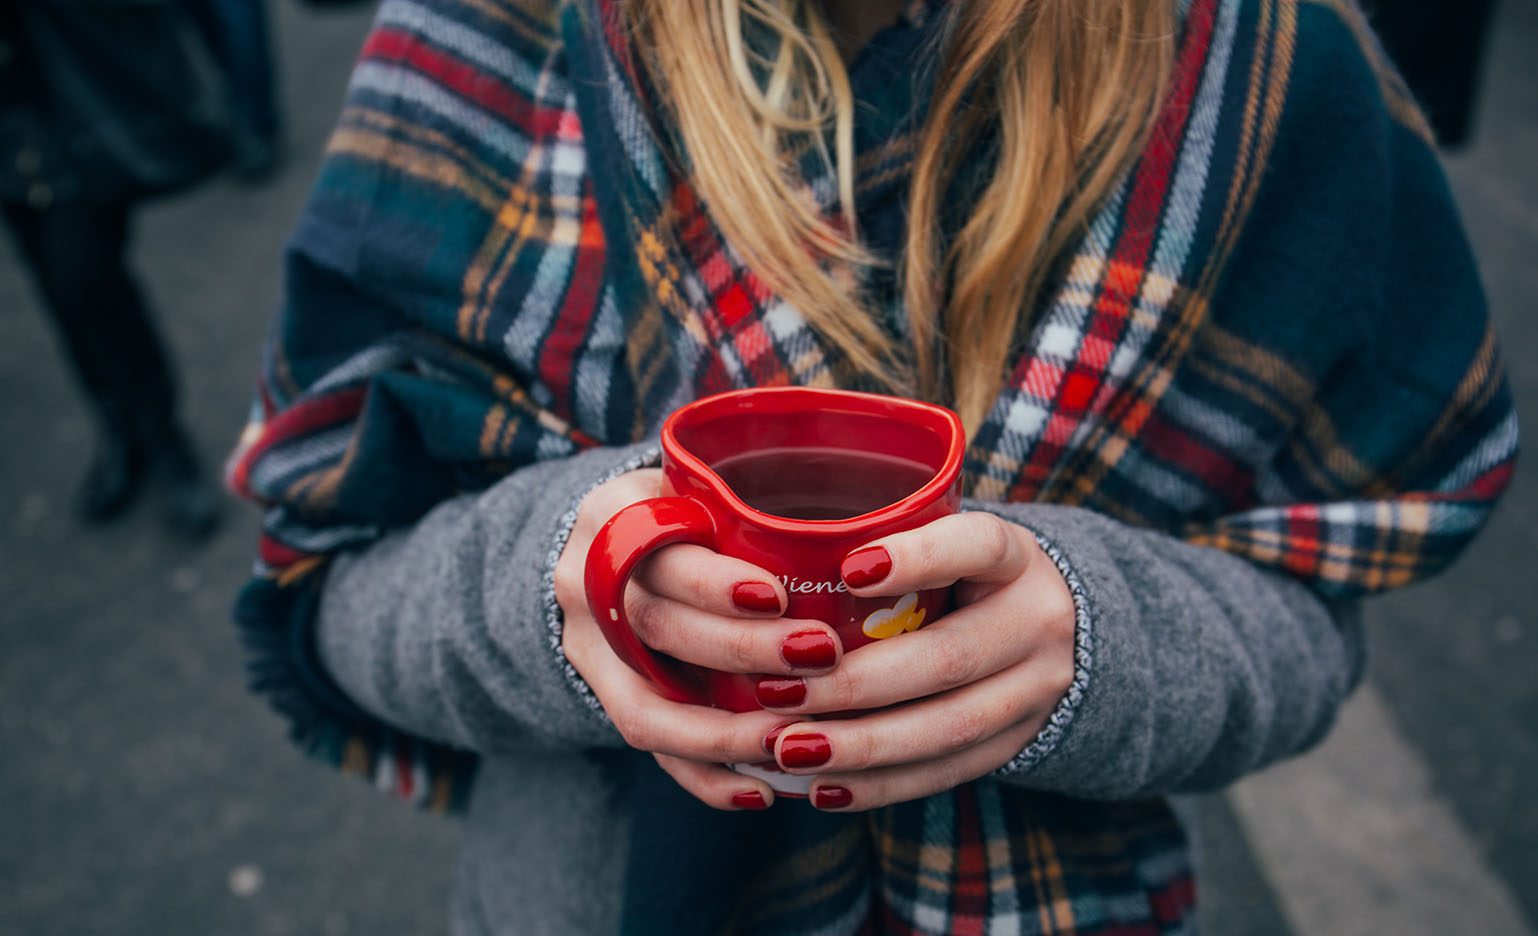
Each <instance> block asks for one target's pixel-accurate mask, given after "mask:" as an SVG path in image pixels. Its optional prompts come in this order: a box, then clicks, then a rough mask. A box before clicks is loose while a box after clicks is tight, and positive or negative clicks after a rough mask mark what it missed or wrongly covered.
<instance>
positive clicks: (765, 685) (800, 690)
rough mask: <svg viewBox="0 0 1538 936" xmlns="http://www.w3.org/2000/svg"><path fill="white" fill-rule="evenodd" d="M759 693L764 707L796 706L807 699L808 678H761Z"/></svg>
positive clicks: (760, 702) (760, 703) (759, 698)
mask: <svg viewBox="0 0 1538 936" xmlns="http://www.w3.org/2000/svg"><path fill="white" fill-rule="evenodd" d="M757 695H758V704H759V705H762V706H763V707H764V708H795V707H796V706H798V705H800V704H801V703H802V702H805V701H806V680H804V679H760V680H759V681H758V690H757Z"/></svg>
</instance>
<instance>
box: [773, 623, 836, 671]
mask: <svg viewBox="0 0 1538 936" xmlns="http://www.w3.org/2000/svg"><path fill="white" fill-rule="evenodd" d="M780 659H782V660H784V661H785V663H786V665H788V666H794V667H796V668H797V669H826V668H827V667H829V666H832V665H833V664H834V662H835V661H836V660H838V647H837V646H835V645H834V643H833V638H832V637H829V636H828V635H827V633H826V632H825V631H820V630H809V631H797V632H796V633H794V634H791V635H790V636H789V637H786V638H785V642H784V643H782V644H780Z"/></svg>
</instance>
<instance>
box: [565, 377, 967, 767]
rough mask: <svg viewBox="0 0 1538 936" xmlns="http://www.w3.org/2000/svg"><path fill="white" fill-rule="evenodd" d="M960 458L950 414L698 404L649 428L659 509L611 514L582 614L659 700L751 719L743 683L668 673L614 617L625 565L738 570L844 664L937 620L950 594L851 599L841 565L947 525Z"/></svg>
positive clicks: (840, 399)
mask: <svg viewBox="0 0 1538 936" xmlns="http://www.w3.org/2000/svg"><path fill="white" fill-rule="evenodd" d="M965 446H966V433H965V431H964V430H963V428H962V425H961V420H960V418H959V417H957V415H956V414H955V413H953V412H951V411H950V410H948V409H945V408H944V407H940V406H934V405H931V404H928V403H921V402H918V401H916V400H907V399H903V398H900V397H890V396H881V395H877V394H870V393H855V392H852V391H846V390H822V389H813V388H808V387H776V388H760V389H750V390H739V391H735V392H731V393H723V394H719V395H716V396H711V397H706V398H704V399H701V400H698V401H696V402H694V403H691V404H689V405H688V406H684V407H682V408H681V409H679V410H677V411H676V412H674V413H673V414H672V415H671V416H670V417H668V419H667V421H666V422H665V423H664V425H663V427H662V477H663V481H662V488H663V496H661V497H656V498H652V499H650V500H644V501H640V502H638V503H634V504H631V505H629V506H627V507H625V508H624V509H622V510H620V511H619V512H618V513H616V514H615V515H614V517H613V518H611V519H610V520H609V522H608V523H607V524H605V525H604V527H603V529H601V530H600V531H599V533H598V535H597V537H596V538H595V539H594V540H593V544H592V546H591V547H590V549H589V551H588V555H587V569H586V587H587V599H588V605H589V607H590V608H591V609H592V612H593V615H594V617H595V618H596V619H597V621H598V624H599V627H600V628H601V629H602V630H603V634H604V636H605V637H606V638H607V639H608V641H609V645H610V646H612V647H613V648H614V652H615V653H616V654H618V655H619V657H620V659H622V660H624V661H625V662H626V663H628V664H629V665H630V666H631V667H632V668H633V669H635V670H636V672H638V673H640V674H641V675H642V676H644V677H645V678H646V679H647V680H648V681H650V682H651V684H652V685H653V686H655V687H656V689H657V691H658V692H660V693H661V694H662V695H664V696H666V697H667V698H669V699H672V700H674V701H677V702H690V703H695V704H699V705H713V706H716V707H718V708H723V709H727V710H730V711H735V712H747V711H753V710H755V709H757V708H759V707H760V706H759V704H758V700H757V697H756V695H755V691H754V690H755V686H756V684H757V679H756V677H753V676H745V675H741V674H736V673H722V672H717V671H715V670H708V669H704V668H702V667H698V666H693V665H690V664H687V663H683V662H680V661H678V660H675V659H673V658H672V657H668V656H665V655H663V654H659V653H657V652H656V651H653V650H652V649H650V648H649V647H647V646H646V645H644V644H643V643H642V642H641V641H640V639H639V638H638V637H637V636H636V634H635V632H634V631H633V630H632V629H631V627H630V623H629V621H628V620H627V619H626V616H625V605H624V595H625V586H626V583H627V582H628V581H629V579H630V575H631V573H632V572H633V571H634V570H635V567H636V564H637V563H639V562H640V561H641V560H642V559H643V558H645V557H646V555H647V554H649V553H651V552H652V551H654V550H656V549H659V548H661V547H663V546H666V545H669V544H672V543H695V544H698V545H700V546H705V547H707V548H710V549H713V550H715V551H716V552H719V553H721V554H723V555H727V556H734V557H736V558H738V559H743V560H745V561H747V562H751V563H753V564H754V565H757V566H759V567H761V568H763V569H764V570H765V571H767V572H768V573H769V574H770V575H773V576H776V577H777V578H779V580H780V582H781V583H782V584H783V585H784V586H785V592H786V594H787V596H788V598H789V606H788V607H787V608H786V610H785V614H786V616H788V617H792V618H801V619H815V620H819V621H823V622H825V623H827V624H828V625H829V626H830V627H832V628H833V630H834V631H835V632H836V633H837V634H838V636H839V639H840V640H841V641H842V642H843V645H844V649H845V651H846V652H847V651H850V650H854V649H856V648H858V647H860V646H863V645H865V644H868V643H870V642H872V641H873V640H878V639H882V638H885V637H890V636H894V635H896V634H899V633H903V632H904V631H909V630H914V629H916V628H917V627H919V626H920V625H921V624H923V623H926V622H929V621H933V620H934V619H935V618H937V617H939V616H940V615H941V614H943V613H945V611H946V610H948V607H949V600H950V589H949V588H936V589H929V590H925V591H918V592H914V593H911V594H908V595H903V596H900V597H896V598H892V597H884V598H859V597H856V596H854V595H852V594H850V593H849V589H848V586H847V585H846V584H845V583H844V581H843V579H842V577H841V574H840V566H841V564H842V563H843V560H844V557H845V556H847V555H848V554H849V553H850V552H852V551H853V550H855V549H858V548H859V547H861V546H863V545H865V544H867V543H869V542H871V541H872V540H875V539H877V538H879V537H882V536H886V535H888V534H891V533H898V532H902V531H904V530H911V529H914V528H915V527H919V526H923V525H924V524H926V523H929V522H931V521H933V520H937V519H939V518H940V517H943V516H947V515H949V514H953V513H956V512H957V511H958V510H959V509H960V505H961V489H960V476H961V463H962V456H963V454H964V451H965ZM754 624H755V622H753V621H744V622H743V626H744V627H752V626H754ZM732 766H733V769H736V770H738V771H740V772H743V773H749V774H752V775H754V776H759V777H762V778H763V779H765V780H766V781H768V782H769V784H770V785H771V786H772V787H774V788H775V789H776V790H778V791H780V792H782V793H791V794H797V793H799V794H802V795H804V794H805V792H806V789H807V785H808V782H809V780H810V778H808V777H796V776H791V775H789V774H784V773H780V772H779V771H777V770H776V769H775V768H774V767H773V765H772V763H770V764H756V765H755V764H735V765H732Z"/></svg>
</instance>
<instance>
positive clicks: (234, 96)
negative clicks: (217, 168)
mask: <svg viewBox="0 0 1538 936" xmlns="http://www.w3.org/2000/svg"><path fill="white" fill-rule="evenodd" d="M185 2H186V4H187V8H188V10H189V11H190V12H191V14H192V16H193V18H194V20H196V22H197V24H198V28H199V30H200V31H201V32H202V34H203V38H204V41H205V42H206V43H207V44H208V48H209V51H210V52H211V53H212V54H213V56H214V59H215V61H216V62H218V64H219V68H220V71H222V72H223V74H224V78H225V84H226V87H227V90H228V94H229V104H230V123H231V127H230V130H231V144H232V146H233V147H234V169H235V171H236V173H238V174H239V175H240V177H241V178H242V179H244V180H246V181H247V182H260V181H262V180H263V179H266V178H268V177H269V176H271V175H272V173H273V172H275V171H276V170H277V168H278V166H279V164H280V162H281V155H282V153H281V137H280V133H281V118H280V114H279V112H278V92H277V75H276V69H275V68H274V65H273V52H272V40H271V38H270V30H269V29H268V17H267V0H185Z"/></svg>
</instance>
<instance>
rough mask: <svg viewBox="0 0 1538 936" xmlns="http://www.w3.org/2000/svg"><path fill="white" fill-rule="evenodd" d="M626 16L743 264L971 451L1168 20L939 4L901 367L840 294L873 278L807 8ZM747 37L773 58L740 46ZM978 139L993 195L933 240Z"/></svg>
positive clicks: (1138, 131) (976, 1)
mask: <svg viewBox="0 0 1538 936" xmlns="http://www.w3.org/2000/svg"><path fill="white" fill-rule="evenodd" d="M622 6H623V7H624V9H625V16H626V18H627V20H628V24H627V25H628V26H629V28H630V29H631V30H632V35H633V36H634V37H635V39H636V44H637V48H638V50H639V52H640V59H641V61H642V63H643V64H644V65H645V67H646V68H647V69H648V71H649V73H650V74H652V75H653V76H654V77H655V79H656V81H657V83H658V85H659V87H660V89H661V93H662V96H663V98H664V103H665V106H666V107H667V109H668V113H669V116H670V117H671V119H672V121H673V122H674V123H675V125H676V127H677V131H678V134H679V137H680V138H681V140H682V141H683V145H684V148H685V150H686V153H687V157H688V161H689V165H690V180H691V182H692V183H693V185H694V187H695V189H696V190H697V191H698V193H699V195H700V197H701V199H702V200H703V202H704V204H705V206H706V208H707V209H708V210H709V212H710V214H711V217H712V219H713V220H714V221H715V223H716V225H717V226H718V227H719V228H720V229H721V232H722V234H723V235H724V237H725V238H726V240H727V242H728V243H730V244H731V245H732V247H733V248H734V249H735V250H736V251H737V253H738V254H739V255H740V256H741V257H742V259H743V262H745V263H746V264H747V265H748V267H749V268H750V269H751V270H752V271H753V272H754V273H755V274H756V275H757V276H758V277H759V278H760V279H762V280H763V281H764V282H765V283H766V284H767V285H768V286H769V287H770V288H771V289H773V290H774V291H775V292H776V293H777V294H779V295H780V296H781V297H783V298H784V299H785V300H786V301H787V302H789V303H791V304H792V305H793V306H795V307H796V308H797V309H798V310H799V311H800V312H801V314H802V315H803V316H804V317H805V318H806V320H807V323H808V324H809V325H810V326H811V327H812V328H813V329H814V330H816V331H817V332H818V334H819V335H821V336H822V338H823V339H824V340H825V341H827V342H828V343H829V344H831V345H832V346H833V347H835V348H836V349H838V350H839V351H840V352H841V353H842V355H843V356H844V358H846V359H847V361H848V363H849V365H851V366H852V367H853V368H854V369H855V370H857V371H858V372H860V373H862V374H864V375H867V376H869V377H871V378H874V379H875V380H876V381H878V382H879V383H880V384H882V385H884V386H886V387H887V388H888V389H890V390H893V391H896V392H906V393H910V394H913V395H916V396H920V397H924V398H927V399H943V401H944V402H948V403H950V404H951V405H952V406H954V407H955V408H956V409H957V411H958V412H960V414H961V416H962V419H963V421H964V422H965V423H966V425H967V428H968V430H969V432H975V431H976V429H977V427H978V425H979V424H980V423H981V422H982V420H983V418H984V416H986V414H987V410H988V407H989V406H990V404H991V403H992V401H993V399H994V397H995V396H996V395H997V394H998V391H999V389H1000V387H1001V385H1002V384H1003V381H1004V379H1005V377H1006V372H1005V371H1006V368H1007V366H1008V364H1009V361H1008V356H1009V354H1010V349H1011V347H1012V345H1013V339H1014V338H1015V336H1016V334H1017V329H1018V328H1019V324H1020V320H1021V317H1022V316H1024V315H1028V314H1029V313H1030V311H1031V310H1032V309H1033V308H1034V307H1035V305H1036V304H1037V302H1038V301H1039V299H1040V294H1041V292H1042V290H1043V288H1044V286H1045V285H1046V282H1047V279H1048V277H1049V275H1050V274H1051V272H1052V270H1053V268H1054V265H1055V264H1056V263H1057V262H1058V261H1059V260H1061V259H1062V258H1063V255H1064V254H1065V252H1066V251H1067V250H1068V249H1069V248H1070V247H1072V246H1073V245H1074V243H1075V242H1076V241H1077V240H1078V238H1079V237H1080V236H1081V235H1082V233H1083V231H1084V228H1085V227H1086V225H1087V224H1088V223H1089V221H1090V219H1091V216H1092V213H1093V212H1094V210H1095V209H1096V208H1097V207H1098V206H1099V205H1100V204H1101V203H1102V202H1103V201H1104V200H1105V199H1106V197H1107V196H1109V195H1110V193H1111V190H1112V188H1113V186H1115V185H1116V183H1117V180H1118V179H1119V177H1120V176H1121V175H1122V173H1123V172H1124V171H1125V169H1126V168H1127V166H1128V165H1130V164H1131V162H1132V161H1133V160H1134V159H1135V157H1136V156H1137V154H1138V153H1139V152H1140V151H1141V150H1142V148H1143V146H1144V145H1145V143H1146V140H1147V137H1148V134H1149V132H1150V130H1151V127H1152V126H1153V124H1154V121H1155V118H1156V117H1157V113H1158V105H1159V102H1160V100H1161V99H1162V96H1163V92H1164V88H1165V85H1166V82H1167V79H1168V75H1169V71H1170V68H1171V62H1172V59H1173V54H1174V32H1175V22H1174V20H1175V12H1174V8H1173V7H1174V0H952V2H951V3H950V4H949V6H950V7H952V8H953V9H948V10H945V11H943V12H942V13H941V14H940V15H946V16H950V17H952V19H951V20H950V21H949V22H948V23H947V24H946V31H945V35H944V37H943V41H942V44H941V46H940V48H939V57H938V60H937V62H936V66H937V67H936V71H935V82H934V92H933V96H932V99H931V103H930V106H929V113H928V116H927V118H926V121H925V124H924V126H923V128H922V130H921V132H920V133H919V135H918V140H917V144H916V146H917V150H916V153H915V156H914V162H913V172H912V181H911V183H910V185H911V188H910V191H909V213H908V230H907V239H906V243H905V246H904V250H903V256H902V265H901V275H902V287H903V299H904V303H905V305H906V307H907V316H908V327H909V335H910V339H911V348H908V347H904V348H899V347H897V346H896V343H895V342H894V340H893V339H892V338H891V337H890V336H889V335H888V334H887V333H886V332H885V331H884V330H883V329H882V328H881V326H880V325H879V321H880V317H879V316H877V315H873V314H872V312H871V310H869V309H867V308H865V307H864V305H863V301H864V300H863V297H862V296H860V295H859V294H858V291H857V290H856V289H855V288H854V284H855V283H856V282H857V277H856V274H857V273H858V271H859V269H860V268H861V267H868V266H871V265H874V264H875V263H876V262H877V261H876V260H875V259H874V258H873V257H872V256H871V255H870V253H869V252H868V251H867V250H866V249H865V248H864V247H863V246H862V245H861V243H860V239H859V231H858V228H857V226H856V223H855V217H854V174H855V172H854V153H853V149H854V145H853V138H854V101H853V96H852V94H851V91H850V86H849V77H848V74H847V72H846V71H845V69H844V65H843V62H842V60H841V58H840V56H839V52H838V49H837V46H836V45H835V42H834V40H833V36H832V33H831V31H830V28H829V26H828V23H827V21H826V19H825V18H824V16H823V13H822V10H821V7H820V6H819V2H818V0H693V2H681V0H623V3H622ZM750 24H753V25H756V26H757V27H758V28H759V29H760V30H761V31H762V33H763V34H764V35H766V36H768V37H770V39H771V41H772V46H771V47H770V49H769V53H768V54H766V53H765V52H764V51H761V49H760V47H759V46H758V45H750V44H749V42H748V41H746V39H745V37H744V28H745V27H749V26H750ZM915 64H917V63H915ZM990 129H993V130H994V131H995V134H996V140H997V144H996V155H995V156H994V161H993V169H992V175H991V177H990V178H988V179H987V180H986V185H985V186H984V188H983V189H982V191H981V194H980V196H979V197H978V198H976V200H975V202H974V203H973V205H972V208H971V214H970V216H969V217H967V218H966V219H965V221H964V222H962V224H961V226H960V228H959V230H958V231H957V232H956V233H955V234H954V236H952V237H950V238H945V237H942V234H941V231H940V224H939V214H940V208H941V206H942V204H943V203H944V202H945V200H946V198H947V195H948V189H949V186H950V183H951V182H952V180H953V177H954V176H955V174H956V172H957V171H958V169H959V168H960V163H961V160H962V159H964V158H965V157H967V156H968V155H969V153H968V150H967V147H966V146H957V145H956V144H955V141H957V140H961V141H971V140H975V139H977V138H978V135H979V134H981V133H983V132H986V131H989V130H990ZM830 130H831V133H829V131H830ZM830 136H831V138H832V144H831V147H830V146H829V143H828V138H829V137H830ZM808 146H811V147H815V148H816V149H817V151H818V153H819V154H820V158H821V159H822V160H823V161H824V163H825V165H827V166H828V167H829V168H830V170H831V171H832V174H833V176H834V177H835V178H836V179H837V184H838V190H839V196H840V204H841V210H842V215H841V216H840V217H837V218H828V217H826V216H824V214H823V213H822V212H821V211H820V210H819V207H818V205H817V204H816V203H815V202H814V201H813V200H812V199H811V198H810V197H809V193H808V192H807V189H806V186H805V180H804V179H803V178H801V176H800V174H799V172H798V170H797V162H796V158H797V154H798V153H804V152H805V148H806V147H808ZM946 241H948V242H946ZM942 321H943V322H944V334H943V335H942V334H939V331H940V326H939V323H940V322H942Z"/></svg>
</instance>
